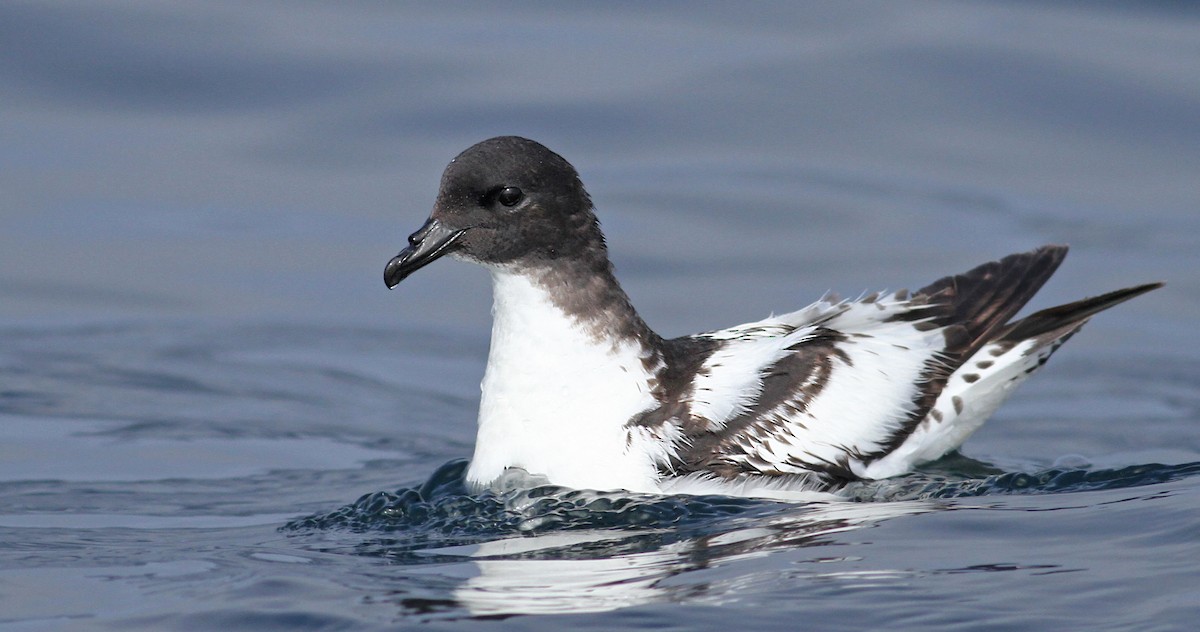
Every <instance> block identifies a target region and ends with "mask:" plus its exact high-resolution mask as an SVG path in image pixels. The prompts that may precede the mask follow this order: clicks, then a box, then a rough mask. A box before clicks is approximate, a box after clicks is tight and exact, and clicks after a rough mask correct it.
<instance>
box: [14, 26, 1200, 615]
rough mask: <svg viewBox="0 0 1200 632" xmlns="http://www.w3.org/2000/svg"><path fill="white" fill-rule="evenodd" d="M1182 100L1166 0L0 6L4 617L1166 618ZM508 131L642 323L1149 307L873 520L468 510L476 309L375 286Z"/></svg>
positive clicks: (523, 500) (522, 495)
mask: <svg viewBox="0 0 1200 632" xmlns="http://www.w3.org/2000/svg"><path fill="white" fill-rule="evenodd" d="M1196 68H1200V15H1198V14H1197V13H1196V12H1195V11H1194V10H1193V9H1191V8H1190V6H1189V5H1186V4H1176V3H1154V4H1140V5H1137V6H1136V7H1116V6H1108V5H1102V4H1094V3H1093V4H1088V5H1081V6H1077V7H1075V6H1070V7H1066V6H1056V5H1053V4H1044V3H1036V2H1014V3H976V4H970V5H960V4H949V3H940V2H918V3H906V4H903V5H899V4H897V5H891V4H888V5H879V4H856V3H838V4H835V5H828V6H826V5H819V6H814V7H796V6H793V5H790V4H778V5H767V4H763V5H753V6H749V7H742V6H739V7H737V8H733V7H726V6H724V5H695V4H688V5H686V6H684V5H675V4H671V3H668V4H663V5H656V6H645V5H643V4H641V3H631V4H618V5H606V6H603V7H600V6H597V7H555V8H553V9H549V8H546V7H541V6H537V5H526V4H516V5H509V6H506V7H504V8H499V7H493V6H491V5H488V4H478V5H475V4H463V5H454V6H445V7H444V6H442V5H437V4H429V5H405V6H403V7H397V6H392V5H390V4H387V3H383V4H373V3H362V4H354V5H345V4H338V5H328V6H325V5H319V4H300V5H298V4H294V3H274V2H256V3H212V2H180V3H174V4H171V5H159V4H152V3H146V4H143V3H108V2H86V3H85V2H62V3H57V4H52V5H48V4H43V3H5V4H3V5H0V95H3V96H0V628H2V629H13V630H18V629H20V630H35V629H45V630H60V629H121V630H136V629H147V630H159V629H205V630H207V629H214V628H218V627H220V628H226V629H248V630H261V629H271V628H278V629H395V628H398V627H399V628H404V627H408V626H410V625H418V624H422V625H427V626H430V627H435V628H436V627H445V628H452V629H462V628H472V627H484V626H495V625H497V621H496V620H497V619H499V620H502V623H501V624H502V625H504V626H505V627H506V628H516V629H531V630H557V629H563V628H565V627H571V628H577V629H603V630H609V629H616V628H626V627H628V628H656V629H657V628H663V627H668V626H677V627H680V628H689V629H690V628H694V629H735V628H736V629H779V630H783V629H787V630H791V629H796V628H797V627H798V626H803V627H805V628H810V629H863V628H866V627H868V626H878V627H887V628H891V629H922V630H925V629H963V628H967V627H969V628H972V629H1014V630H1016V629H1020V630H1028V629H1048V628H1056V629H1062V628H1066V629H1098V630H1103V629H1112V630H1127V629H1147V630H1157V629H1161V630H1173V629H1188V628H1190V627H1192V626H1193V625H1194V621H1195V619H1196V617H1197V615H1200V606H1197V604H1198V603H1200V598H1198V597H1200V595H1198V594H1197V590H1196V586H1198V585H1200V567H1198V566H1197V563H1196V562H1195V560H1196V559H1200V546H1198V545H1197V542H1198V541H1200V537H1198V536H1200V530H1198V527H1197V525H1198V524H1200V485H1198V484H1197V480H1200V479H1198V478H1197V477H1196V473H1197V470H1198V469H1200V466H1198V465H1197V463H1200V432H1198V428H1200V424H1198V422H1200V386H1198V385H1200V352H1198V351H1197V348H1198V345H1197V342H1200V339H1198V338H1197V335H1196V333H1195V316H1196V314H1197V313H1200V310H1198V308H1200V273H1197V269H1200V265H1198V264H1200V258H1198V256H1197V254H1196V253H1198V252H1200V212H1198V211H1197V209H1200V188H1197V186H1196V184H1195V182H1196V174H1197V173H1200V153H1198V152H1196V147H1198V146H1200V119H1198V118H1197V117H1196V115H1195V113H1196V112H1198V111H1200V83H1197V82H1196V81H1195V78H1196ZM513 133H515V134H522V135H526V136H529V137H531V138H535V139H537V140H540V141H542V142H544V143H546V144H547V145H549V146H550V147H551V148H553V149H555V150H557V151H559V152H560V153H562V154H563V155H565V156H566V157H567V158H568V159H569V160H571V161H572V162H573V163H574V164H575V165H576V166H577V167H578V168H579V170H580V172H581V173H582V176H583V178H584V181H585V183H586V184H587V185H588V186H589V189H590V191H591V192H592V194H593V197H594V199H595V201H596V203H597V205H598V212H599V215H600V218H601V221H602V223H603V225H604V227H605V229H606V232H607V234H608V237H609V243H610V246H611V250H612V255H613V259H614V261H615V263H616V265H617V268H618V274H619V276H620V277H621V279H622V281H623V282H624V284H625V286H626V289H627V290H628V291H629V293H630V295H631V296H632V297H633V300H634V301H635V303H636V304H637V305H638V307H639V309H640V310H641V311H642V312H643V315H644V316H645V317H646V319H647V321H648V322H649V323H650V324H651V325H652V326H654V327H656V328H657V329H658V330H659V331H660V332H661V333H663V334H665V335H680V334H685V333H690V332H694V331H698V330H702V329H710V328H715V327H722V326H728V325H731V324H734V323H737V322H744V321H748V320H752V319H757V318H761V317H762V316H765V315H766V314H768V313H770V312H772V311H774V312H780V311H784V310H789V309H793V308H796V307H799V306H802V305H804V304H806V303H807V302H809V301H811V300H813V299H815V298H817V297H818V296H819V295H821V294H822V293H823V292H825V291H826V290H830V289H832V290H835V291H838V292H841V293H842V294H844V295H856V294H857V293H859V292H861V291H864V290H878V289H884V288H890V289H897V288H900V287H919V286H920V285H923V284H925V283H927V282H929V281H930V280H932V279H934V278H936V277H938V276H941V275H943V274H947V273H952V272H958V271H962V270H965V269H967V268H969V267H970V266H972V265H974V264H976V263H979V262H981V261H984V260H987V259H991V258H995V257H998V256H1001V255H1004V254H1007V253H1009V252H1013V251H1017V250H1025V249H1029V248H1032V247H1034V246H1036V245H1039V244H1042V243H1050V242H1066V243H1070V244H1071V245H1072V247H1073V251H1072V255H1071V256H1070V257H1069V258H1068V260H1067V262H1066V263H1065V265H1064V266H1063V268H1062V270H1061V271H1060V272H1059V274H1058V275H1057V276H1056V277H1055V279H1054V280H1052V281H1051V282H1050V284H1049V285H1048V286H1047V287H1046V288H1045V290H1044V291H1043V293H1042V295H1040V296H1039V297H1038V299H1036V300H1035V303H1036V306H1037V307H1045V306H1048V305H1051V304H1053V303H1054V302H1062V301H1068V300H1074V299H1076V298H1079V297H1081V296H1085V295H1093V294H1097V293H1100V292H1103V291H1107V290H1110V289H1114V288H1116V287H1121V286H1125V285H1131V284H1134V283H1139V282H1144V281H1151V280H1165V281H1167V283H1168V285H1167V287H1166V288H1165V289H1164V290H1160V291H1158V292H1155V293H1153V294H1150V295H1147V296H1145V297H1142V298H1139V299H1138V300H1136V301H1134V302H1132V303H1129V304H1126V305H1122V306H1120V307H1119V308H1117V309H1115V310H1113V311H1111V312H1108V313H1105V314H1104V315H1102V316H1100V317H1098V318H1097V319H1096V320H1095V321H1094V322H1092V323H1091V324H1089V325H1088V327H1087V328H1086V329H1085V330H1084V331H1083V332H1082V333H1080V334H1079V335H1078V336H1076V337H1075V338H1074V339H1072V340H1071V342H1070V343H1069V344H1068V345H1067V346H1066V347H1065V348H1064V349H1063V350H1062V351H1060V352H1059V354H1058V355H1057V356H1056V357H1055V359H1054V360H1053V361H1052V362H1051V363H1050V365H1049V366H1048V367H1047V369H1046V370H1045V371H1044V372H1043V373H1042V374H1041V375H1039V376H1038V377H1037V378H1035V379H1034V380H1032V381H1031V382H1030V383H1028V384H1027V385H1026V386H1024V387H1022V390H1021V391H1020V392H1019V393H1018V394H1017V395H1016V396H1015V397H1014V398H1013V399H1012V400H1011V401H1010V402H1009V403H1008V404H1006V406H1005V407H1004V408H1002V409H1001V411H1000V412H999V413H998V414H997V415H996V417H995V418H994V419H993V420H992V421H991V422H990V423H989V424H988V425H987V426H986V427H985V428H984V429H983V430H981V431H980V432H979V433H978V434H977V435H976V436H975V437H973V438H972V439H971V441H970V442H969V443H968V444H967V446H966V448H965V450H964V454H963V455H959V456H956V457H955V458H952V459H949V460H947V461H944V462H940V463H936V464H932V465H930V466H928V467H926V468H924V469H923V470H922V471H921V472H917V473H914V474H913V475H911V476H907V477H902V478H899V479H895V480H891V481H884V482H879V483H872V484H864V485H860V486H855V487H853V488H851V489H849V490H847V496H848V497H849V498H850V500H849V501H848V502H844V503H817V504H782V503H773V502H767V501H757V500H746V499H730V498H720V497H703V498H682V497H667V498H662V497H647V496H627V495H617V494H611V493H599V492H590V491H578V490H562V489H553V488H536V487H535V488H528V487H520V488H517V489H513V490H511V491H509V492H506V493H496V494H487V495H483V496H473V495H470V494H466V493H465V491H464V490H463V489H462V488H461V467H462V459H464V458H466V457H469V455H470V453H471V450H472V446H473V441H474V420H475V413H476V407H477V405H478V395H479V393H478V384H479V380H480V377H481V376H482V371H483V363H484V360H485V356H486V351H487V335H488V325H489V321H488V304H489V301H490V298H489V294H488V286H487V275H486V274H485V273H483V272H482V271H480V270H477V269H474V268H472V267H470V266H467V265H464V264H460V263H453V262H439V263H438V265H435V266H431V267H430V268H428V269H425V270H422V271H421V273H420V274H418V275H416V276H414V277H413V278H412V279H410V280H408V281H406V282H405V284H404V285H403V286H401V287H400V288H398V289H397V290H396V291H394V292H390V293H389V292H387V291H386V290H385V289H384V288H383V283H382V279H381V273H382V269H383V265H384V264H385V263H386V261H387V260H388V259H389V258H390V257H391V256H392V255H393V254H395V252H396V251H397V250H398V249H399V248H400V247H401V246H402V245H403V244H404V238H405V237H406V236H407V235H408V234H409V232H411V231H412V230H414V229H415V228H416V227H418V226H419V225H420V223H421V222H422V221H423V219H424V217H425V215H426V214H427V213H428V210H429V207H430V205H431V204H432V201H433V196H434V194H435V191H436V184H437V179H438V177H439V175H440V171H441V169H442V167H443V166H444V164H445V163H446V161H448V160H449V159H450V158H451V157H452V156H453V155H455V154H456V153H457V152H458V151H460V150H462V149H463V148H465V147H466V146H468V145H470V144H471V143H474V142H476V141H478V140H481V139H483V138H486V137H488V136H492V135H496V134H513ZM518 482H519V481H518Z"/></svg>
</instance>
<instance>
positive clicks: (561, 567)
mask: <svg viewBox="0 0 1200 632" xmlns="http://www.w3.org/2000/svg"><path fill="white" fill-rule="evenodd" d="M935 509H937V506H934V505H932V504H929V503H925V502H917V501H912V502H901V503H831V504H813V505H808V506H803V507H798V508H797V510H796V511H795V512H791V513H788V514H786V515H780V516H774V517H771V518H758V519H754V520H753V521H752V522H753V525H752V526H747V527H746V528H741V529H737V528H735V529H731V530H729V531H726V532H722V533H719V534H715V535H705V536H702V537H697V538H691V539H685V540H680V541H677V542H671V543H668V544H665V545H661V546H659V545H656V544H654V543H653V539H654V538H655V537H661V536H663V535H669V534H670V531H669V530H654V531H638V532H630V531H581V532H556V533H550V534H545V535H537V536H529V537H520V538H511V539H506V540H497V541H494V542H486V543H483V544H478V545H471V546H462V547H448V548H440V549H430V550H427V551H424V552H423V553H425V554H428V555H438V556H463V557H466V558H470V564H471V566H472V567H473V568H472V571H473V576H471V577H469V578H468V579H466V581H465V582H464V583H462V584H460V585H458V586H457V587H456V588H455V589H454V592H453V598H454V599H455V600H456V601H457V602H458V603H459V604H460V605H461V606H462V607H464V608H466V609H467V610H468V611H469V612H470V613H471V614H472V615H511V614H551V613H584V612H600V611H607V610H615V609H618V608H625V607H628V606H635V605H640V604H646V603H651V602H657V601H670V600H672V597H673V595H674V594H677V593H679V592H680V591H683V592H686V593H687V595H688V596H689V598H697V597H699V596H700V595H697V594H696V591H698V590H699V591H710V590H716V589H714V588H713V587H711V586H706V585H704V584H703V583H692V584H689V583H688V582H687V581H686V575H684V576H682V577H681V578H680V579H679V580H678V581H672V582H664V580H665V579H667V578H670V577H673V576H676V575H681V574H683V573H685V572H686V571H688V570H690V569H699V568H710V567H715V566H719V565H721V564H727V563H730V562H733V561H736V560H743V559H748V558H752V557H760V556H765V555H769V554H771V552H772V551H777V550H780V549H785V548H786V549H795V548H799V547H804V546H809V545H813V544H821V543H824V542H827V541H828V539H827V538H826V537H825V536H829V535H831V534H834V533H839V532H844V531H849V530H854V529H859V528H862V527H865V526H871V525H873V524H875V523H877V522H879V521H882V520H886V519H889V518H895V517H897V516H905V515H915V514H919V513H925V512H928V511H933V510H935ZM643 540H644V541H649V542H650V545H649V546H644V547H642V548H652V550H647V551H637V552H631V553H616V554H614V553H613V550H614V549H616V550H619V545H623V544H626V543H636V542H638V541H643ZM629 548H637V547H636V544H634V545H633V546H630V547H629ZM456 566H457V565H456ZM456 570H462V569H456ZM708 596H718V597H719V595H708Z"/></svg>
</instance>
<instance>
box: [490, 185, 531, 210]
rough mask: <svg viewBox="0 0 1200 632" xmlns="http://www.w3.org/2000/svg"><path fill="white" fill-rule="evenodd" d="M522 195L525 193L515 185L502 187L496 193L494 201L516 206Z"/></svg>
mask: <svg viewBox="0 0 1200 632" xmlns="http://www.w3.org/2000/svg"><path fill="white" fill-rule="evenodd" d="M524 197H525V194H523V193H521V190H520V189H518V188H517V187H504V188H503V189H500V192H499V193H497V194H496V201H497V202H499V203H501V204H503V205H505V206H516V205H517V202H520V201H521V200H522V199H524Z"/></svg>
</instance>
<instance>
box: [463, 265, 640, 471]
mask: <svg viewBox="0 0 1200 632" xmlns="http://www.w3.org/2000/svg"><path fill="white" fill-rule="evenodd" d="M492 289H493V293H494V301H495V302H494V306H493V309H492V311H493V318H494V321H493V324H492V343H491V351H490V353H489V355H488V364H487V370H486V372H485V374H484V378H483V385H482V388H483V396H482V401H481V403H480V410H479V435H478V437H477V439H476V443H475V456H474V458H473V459H472V460H471V466H470V468H469V469H468V471H467V481H468V483H470V484H472V485H475V486H485V485H488V484H489V483H491V482H492V481H494V480H496V479H497V478H499V477H500V475H501V474H503V472H504V470H505V469H506V468H509V467H520V468H524V469H525V470H528V471H529V472H535V473H537V474H541V475H544V476H546V477H547V478H548V479H549V480H550V481H552V482H554V483H555V484H557V485H564V486H567V487H575V488H586V489H602V490H603V489H627V490H631V491H646V492H650V491H656V490H657V485H656V481H657V473H656V468H655V466H654V462H653V457H652V455H651V453H650V452H649V451H647V450H645V449H644V446H631V445H630V441H629V434H628V431H627V428H626V422H627V421H629V419H630V418H631V417H633V416H634V415H636V414H638V413H640V412H643V411H645V410H647V409H650V408H653V407H654V406H656V405H657V402H656V401H655V399H654V397H653V396H652V395H651V393H650V387H649V382H650V378H651V377H652V376H651V375H650V374H649V373H648V371H647V370H646V368H645V367H644V365H643V361H642V356H643V354H644V350H643V349H642V347H641V345H640V344H638V343H637V342H636V341H632V340H618V341H601V340H597V339H596V337H595V336H594V335H593V334H592V333H591V332H590V331H588V330H587V328H586V326H584V325H583V324H581V323H580V322H578V320H577V319H576V318H574V317H572V316H569V315H567V314H565V313H564V312H563V311H562V310H561V309H560V308H559V307H558V306H557V305H555V304H554V303H553V302H552V301H551V300H550V297H549V295H548V294H547V292H546V290H545V289H544V288H542V287H540V286H538V285H537V283H536V282H534V281H533V280H531V279H529V278H527V277H526V276H523V275H521V274H517V273H515V272H512V271H510V270H506V269H501V268H493V269H492ZM639 448H640V449H639Z"/></svg>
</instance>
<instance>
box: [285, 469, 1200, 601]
mask: <svg viewBox="0 0 1200 632" xmlns="http://www.w3.org/2000/svg"><path fill="white" fill-rule="evenodd" d="M466 466H467V462H466V461H465V460H455V461H451V462H449V463H446V464H445V465H443V466H442V467H441V468H439V469H438V470H437V472H436V473H435V474H434V475H433V476H431V477H430V478H429V480H427V481H426V482H425V483H424V484H422V485H420V486H418V487H412V488H402V489H399V490H397V491H396V492H394V493H393V492H375V493H372V494H367V495H365V496H363V497H361V498H359V499H358V500H357V501H356V502H354V503H353V504H350V505H347V506H345V507H342V508H340V509H338V510H336V511H333V512H330V513H326V514H317V515H312V516H308V517H304V518H300V519H297V520H294V521H292V522H290V523H288V524H287V525H285V526H284V527H282V528H281V531H283V532H284V533H287V534H288V535H289V536H291V537H293V538H300V539H310V542H309V543H308V544H307V545H306V548H310V549H314V550H319V551H322V552H325V553H332V554H341V555H351V556H358V557H362V558H371V559H376V560H379V561H381V562H382V563H384V564H385V566H386V568H387V569H388V570H387V571H379V572H377V573H375V574H376V575H377V576H376V577H375V579H376V580H378V581H381V582H384V584H385V585H387V584H392V585H395V586H397V587H396V588H395V589H394V590H392V591H390V592H389V595H390V597H389V599H390V600H391V601H393V602H394V605H395V606H396V607H397V609H398V610H399V611H400V612H402V613H404V614H405V615H406V616H417V617H434V618H442V617H450V618H455V617H459V616H504V615H514V614H534V613H567V612H575V613H578V612H598V611H605V610H611V609H616V608H622V607H627V606H632V605H638V604H646V603H656V602H664V601H667V602H669V601H680V600H697V599H698V600H701V601H706V600H717V601H719V600H720V599H721V596H720V595H721V594H722V592H723V591H724V590H726V589H723V588H721V587H720V586H719V585H717V584H719V583H720V582H717V584H713V583H712V582H711V581H710V580H709V579H703V580H700V579H694V578H693V579H684V577H690V576H692V575H696V574H701V575H703V574H704V573H713V572H718V571H715V570H714V569H717V568H719V567H723V566H726V565H728V564H731V563H736V562H737V561H740V560H744V559H748V558H762V557H764V556H767V555H769V554H771V553H773V552H781V551H793V552H795V553H799V554H802V555H806V556H809V557H807V558H805V559H806V561H814V562H820V561H822V560H838V559H840V558H838V557H837V555H836V554H834V553H832V551H835V550H836V549H834V548H828V547H832V546H834V545H836V544H838V540H837V539H836V538H835V537H834V534H840V533H845V532H849V531H854V530H857V529H863V528H870V527H873V526H876V525H878V524H880V523H882V522H884V521H886V520H889V519H892V518H897V517H900V516H912V515H917V514H924V513H932V512H937V511H946V510H953V509H955V508H956V502H955V501H953V500H950V499H961V498H970V497H980V496H1004V495H1008V496H1011V495H1049V494H1063V493H1076V492H1086V491H1095V490H1112V489H1121V488H1132V487H1140V486H1146V485H1153V484H1157V483H1164V482H1169V481H1174V480H1179V479H1182V478H1186V477H1190V476H1194V475H1196V474H1200V462H1197V463H1186V464H1182V465H1161V464H1147V465H1138V466H1131V467H1125V468H1120V469H1099V470H1088V469H1072V468H1052V469H1046V470H1043V471H1040V472H1034V473H1022V472H1002V471H1000V470H997V469H995V468H993V467H991V466H989V465H987V464H985V463H981V462H978V461H973V460H971V459H968V458H966V457H963V456H961V455H953V456H951V457H948V458H947V459H943V460H942V461H939V462H938V463H935V464H932V465H931V466H930V467H929V468H928V469H927V470H925V471H922V472H918V473H914V474H912V475H910V476H907V477H904V478H900V479H892V480H887V481H878V482H872V483H857V484H852V485H850V486H848V487H846V488H845V489H844V490H843V494H844V495H845V497H846V498H847V499H848V502H814V503H802V504H798V503H786V502H778V501H770V500H759V499H748V498H734V497H724V496H654V495H646V494H618V493H605V492H595V491H589V490H570V489H565V488H560V487H554V486H545V485H543V486H535V487H528V486H526V487H520V486H519V482H518V485H516V486H511V487H506V490H505V491H501V492H492V491H488V492H484V493H482V494H475V495H472V494H470V493H468V491H467V489H466V487H465V485H464V475H465V471H466ZM814 547H827V548H826V549H824V551H826V552H827V553H825V554H821V555H818V556H816V557H815V558H813V557H812V555H811V554H812V552H813V551H815V550H816V549H814ZM804 550H808V551H809V553H801V552H802V551H804ZM809 558H811V559H809ZM739 581H740V580H739ZM418 585H419V586H420V587H419V588H418V587H417V586H418Z"/></svg>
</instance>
